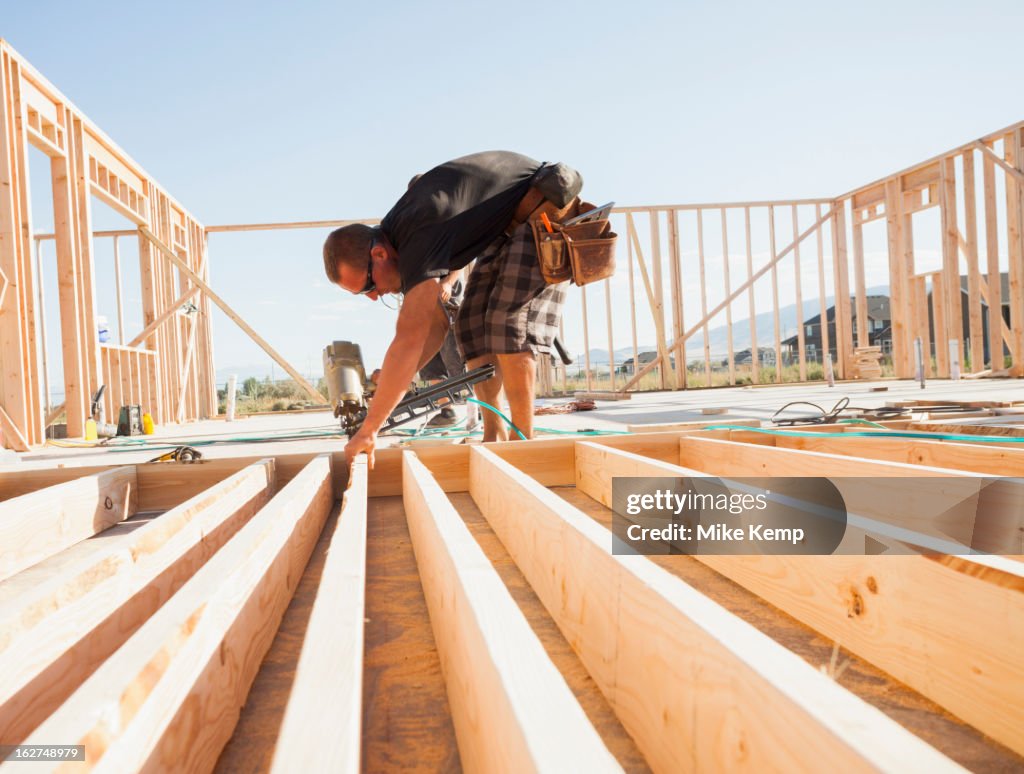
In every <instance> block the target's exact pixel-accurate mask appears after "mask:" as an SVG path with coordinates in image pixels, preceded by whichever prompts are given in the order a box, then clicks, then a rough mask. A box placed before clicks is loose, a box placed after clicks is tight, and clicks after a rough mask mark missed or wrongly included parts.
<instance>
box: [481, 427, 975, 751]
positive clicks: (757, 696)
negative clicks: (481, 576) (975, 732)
mask: <svg viewBox="0 0 1024 774" xmlns="http://www.w3.org/2000/svg"><path fill="white" fill-rule="evenodd" d="M470 467H471V471H470V474H471V482H470V494H471V495H472V496H473V499H474V500H475V501H476V503H477V505H478V506H479V508H480V510H481V511H482V512H483V514H484V516H485V517H486V518H487V520H488V522H490V524H491V526H492V527H493V528H494V530H495V532H496V533H497V534H498V537H499V538H500V539H501V541H502V543H504V545H505V547H506V548H507V549H508V551H509V553H510V554H511V555H512V557H513V559H514V560H515V562H516V564H517V565H518V566H519V568H520V570H522V572H523V574H524V575H525V576H526V578H527V580H528V581H529V582H530V584H531V586H533V588H534V590H535V591H536V593H537V595H538V596H539V597H540V599H541V601H542V602H543V603H544V605H545V607H546V608H547V609H548V612H549V613H550V614H551V615H552V617H553V618H554V619H555V621H556V622H557V623H558V625H559V628H560V629H561V630H562V632H563V634H564V635H565V637H566V639H567V640H568V641H569V642H570V644H571V645H572V646H573V648H574V649H575V650H576V652H577V653H578V654H579V656H580V659H581V660H582V661H583V663H584V665H585V666H586V667H587V669H588V671H589V672H590V674H591V676H592V677H593V678H594V680H595V681H596V682H597V684H598V686H599V687H600V689H601V691H602V692H603V693H604V694H605V696H606V697H607V698H608V701H609V703H610V704H611V706H612V707H613V709H614V710H615V712H616V713H617V714H618V716H619V719H620V720H621V721H622V724H623V726H624V727H625V728H626V730H627V731H629V733H630V734H631V735H632V736H633V738H634V740H635V741H636V742H637V745H638V746H639V747H640V749H641V751H642V752H643V753H644V755H645V756H646V757H647V760H648V762H649V763H650V764H651V767H652V768H653V769H654V770H656V771H692V770H705V771H717V770H728V769H733V768H737V767H741V766H742V767H746V768H750V769H752V770H775V771H800V770H813V769H816V768H818V767H820V765H821V761H829V763H830V765H831V766H834V767H836V768H838V769H839V770H861V769H875V768H877V769H882V770H892V771H901V770H909V769H911V768H914V769H917V770H925V769H927V770H931V769H932V768H933V767H934V768H935V769H937V770H943V771H949V770H959V767H957V766H956V765H955V764H954V763H953V762H952V761H950V760H949V759H948V758H946V757H945V756H943V755H942V754H940V753H939V752H937V751H936V750H935V749H934V748H932V747H930V746H929V745H927V744H926V743H925V742H923V741H922V740H920V739H918V738H917V737H915V736H914V735H913V734H911V733H910V732H908V731H906V730H905V729H903V728H902V727H900V726H899V725H897V724H896V723H895V722H893V721H892V720H890V719H889V718H887V717H886V716H885V715H883V714H882V713H881V712H879V711H878V710H876V709H874V708H873V707H870V706H868V705H867V704H865V703H864V702H862V701H861V700H860V699H857V698H856V697H854V696H853V695H852V694H850V693H848V692H847V691H845V690H844V689H842V688H840V687H839V686H838V685H836V684H835V683H834V682H832V681H831V680H830V679H829V678H827V677H826V676H825V675H823V674H821V673H819V672H818V671H816V670H815V669H814V668H813V667H812V666H810V665H809V664H807V663H806V662H804V661H803V660H802V659H800V658H799V657H798V656H796V655H795V654H793V653H791V652H790V651H788V650H786V649H785V648H783V647H782V646H781V645H779V644H778V643H777V642H775V641H774V640H772V639H771V638H769V637H768V636H766V635H764V634H762V633H761V632H759V631H757V630H756V629H755V628H754V627H752V626H750V625H749V624H747V623H745V622H744V621H742V620H740V619H739V618H737V617H736V616H734V615H733V614H731V613H729V612H728V611H727V610H725V609H724V608H722V607H721V606H719V605H717V604H716V603H714V602H712V601H711V600H709V599H708V598H707V597H705V596H704V595H703V594H701V593H700V592H698V591H697V590H696V589H693V588H692V587H690V586H689V585H687V584H686V583H684V582H683V581H681V580H680V579H678V578H676V577H674V576H672V575H671V574H669V573H668V572H667V571H666V570H663V569H661V568H659V567H657V566H656V565H655V564H653V563H652V562H651V561H650V560H649V559H647V558H646V557H642V556H615V555H613V554H612V553H611V545H612V535H611V533H610V532H609V531H608V530H606V529H604V528H603V527H601V526H600V525H599V524H597V522H595V521H594V520H593V519H591V518H589V517H588V516H587V515H586V514H584V513H582V512H581V511H579V510H578V509H576V508H573V507H572V506H571V505H569V504H568V503H566V502H565V501H564V500H562V499H561V498H560V497H558V495H556V494H555V493H554V492H551V491H549V490H547V489H546V488H544V487H543V486H541V485H540V484H538V483H537V482H536V481H534V480H533V479H531V478H530V477H529V476H527V475H525V474H524V473H522V472H521V471H519V470H517V469H516V468H514V467H513V466H511V465H509V464H508V463H507V462H505V461H503V460H501V459H500V458H499V457H497V456H496V455H494V454H492V453H491V452H490V451H489V450H487V449H486V448H483V447H477V448H473V449H472V450H471V454H470Z"/></svg>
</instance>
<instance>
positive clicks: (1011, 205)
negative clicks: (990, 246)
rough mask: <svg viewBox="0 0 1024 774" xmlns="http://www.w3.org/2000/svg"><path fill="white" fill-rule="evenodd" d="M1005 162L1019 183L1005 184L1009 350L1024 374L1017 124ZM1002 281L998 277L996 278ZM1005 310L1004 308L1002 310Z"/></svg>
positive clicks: (1023, 201) (1006, 141) (1014, 370)
mask: <svg viewBox="0 0 1024 774" xmlns="http://www.w3.org/2000/svg"><path fill="white" fill-rule="evenodd" d="M1003 153H1004V155H1005V156H1006V163H1007V165H1008V166H1011V167H1013V169H1015V170H1016V171H1017V177H1016V181H1017V183H1018V184H1017V185H1007V186H1006V246H1007V263H1008V272H1007V274H1008V277H1007V279H1008V283H1009V286H1010V287H1009V290H1010V298H1009V302H1010V326H1009V327H1010V340H1011V342H1012V344H1011V346H1010V352H1011V353H1012V356H1013V360H1012V363H1011V365H1010V375H1011V376H1018V377H1019V376H1024V314H1022V313H1021V311H1020V310H1021V309H1024V209H1022V206H1024V195H1022V193H1024V192H1022V188H1021V185H1020V181H1021V179H1022V178H1024V172H1021V170H1022V169H1024V152H1022V149H1021V131H1020V128H1019V127H1018V128H1017V129H1014V130H1013V131H1012V132H1010V133H1009V134H1007V135H1006V136H1005V137H1004V138H1003ZM996 281H997V282H998V281H999V278H996ZM1000 311H1002V310H1000Z"/></svg>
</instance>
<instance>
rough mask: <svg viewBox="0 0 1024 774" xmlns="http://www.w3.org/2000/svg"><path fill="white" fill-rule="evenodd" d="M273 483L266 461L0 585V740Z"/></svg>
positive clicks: (208, 550)
mask: <svg viewBox="0 0 1024 774" xmlns="http://www.w3.org/2000/svg"><path fill="white" fill-rule="evenodd" d="M273 484H274V463H273V460H263V461H261V462H258V463H255V464H253V465H250V466H249V467H247V468H245V469H244V470H242V471H241V472H239V473H237V474H235V475H234V476H231V477H230V478H228V479H226V480H225V481H223V482H221V483H220V484H217V485H216V486H214V487H212V488H210V489H208V490H206V491H205V492H202V493H201V494H199V495H197V496H195V497H193V498H192V499H191V500H189V501H188V502H186V503H183V504H182V505H180V506H178V507H177V508H173V509H171V510H169V511H167V512H166V513H164V514H163V515H161V516H160V517H159V518H156V519H153V520H152V521H150V522H148V523H146V524H145V526H143V527H139V528H138V529H136V530H134V531H132V532H129V533H127V534H124V535H120V536H117V537H104V541H109V542H108V543H107V544H106V545H104V546H103V547H102V549H100V550H92V551H90V552H88V553H86V554H85V555H84V556H83V557H82V558H81V559H79V560H77V561H76V560H74V559H71V558H70V557H69V561H63V559H64V557H63V555H62V556H60V557H54V560H53V561H47V562H43V563H42V564H40V565H38V566H36V567H33V568H31V569H30V570H27V571H25V572H24V573H23V575H24V576H25V577H24V578H21V577H20V576H18V577H16V578H13V579H11V580H10V581H8V583H7V584H3V585H0V600H3V604H2V605H0V610H2V611H3V612H2V614H0V728H2V729H4V731H3V740H4V742H5V743H7V744H17V743H18V742H20V741H21V740H23V739H25V738H26V737H27V736H28V734H29V733H30V732H31V731H32V730H33V729H34V728H35V727H36V726H38V725H39V724H40V723H41V722H42V721H43V720H45V719H46V717H47V716H49V715H50V714H51V713H53V712H54V711H55V710H56V709H57V707H58V706H60V704H61V703H62V702H63V701H64V700H65V699H67V697H68V696H70V695H71V694H72V693H73V692H74V691H75V690H76V689H77V688H78V686H79V685H81V684H82V683H83V682H84V681H85V680H86V678H88V676H89V675H90V674H92V673H93V672H94V671H95V670H96V668H97V667H98V666H99V665H100V664H101V663H102V662H103V661H104V660H105V659H106V658H107V657H109V656H110V655H111V654H112V653H113V652H114V651H115V650H117V648H119V647H120V646H121V644H122V643H123V642H124V641H125V640H126V639H128V637H130V636H131V634H132V633H133V632H135V631H136V630H137V629H138V628H139V627H140V626H141V625H142V624H143V623H144V622H145V621H146V620H147V619H148V618H149V617H150V616H151V615H152V614H153V613H154V611H156V610H157V609H158V608H159V607H160V606H161V605H162V604H164V602H166V601H167V599H168V598H170V596H171V595H172V594H173V593H174V592H175V591H177V589H178V588H180V587H181V586H182V585H183V584H184V583H185V581H187V580H188V579H189V578H190V577H192V575H194V574H195V572H196V570H197V569H198V568H199V567H201V566H202V565H203V564H204V563H205V562H206V561H207V560H208V559H209V558H210V557H211V556H213V555H214V554H215V553H216V552H217V550H218V549H220V547H221V546H222V545H224V544H225V543H226V542H227V541H228V540H229V539H230V538H231V537H232V536H233V535H234V534H235V533H236V532H237V531H238V529H239V528H240V527H241V526H242V525H243V524H245V522H246V521H248V519H249V518H250V517H251V516H252V514H253V513H255V512H256V511H257V510H259V509H260V508H261V507H262V506H263V505H264V504H265V503H266V502H267V500H268V499H269V498H270V493H271V489H272V488H273ZM90 542H91V541H90ZM8 592H9V593H8Z"/></svg>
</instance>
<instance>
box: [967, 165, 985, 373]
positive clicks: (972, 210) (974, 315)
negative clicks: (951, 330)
mask: <svg viewBox="0 0 1024 774" xmlns="http://www.w3.org/2000/svg"><path fill="white" fill-rule="evenodd" d="M963 164H964V231H965V232H966V233H967V238H966V240H965V243H964V246H965V247H966V248H967V250H966V251H965V257H966V258H967V307H968V325H969V333H970V337H969V341H970V353H971V363H970V368H965V369H964V370H965V372H967V373H971V372H977V371H981V370H983V369H984V367H985V354H984V353H985V345H984V340H983V337H984V330H983V325H982V313H981V297H982V291H983V283H982V281H981V266H980V265H979V261H978V210H977V204H978V203H977V195H976V193H975V189H976V188H977V175H976V174H975V172H974V152H973V151H967V152H965V153H964V155H963Z"/></svg>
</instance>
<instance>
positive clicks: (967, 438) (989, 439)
mask: <svg viewBox="0 0 1024 774" xmlns="http://www.w3.org/2000/svg"><path fill="white" fill-rule="evenodd" d="M704 429H705V430H746V431H749V432H751V433H764V434H766V435H783V436H790V437H791V438H821V437H822V434H821V433H808V432H806V431H804V432H801V431H799V430H777V429H775V428H771V427H745V426H743V425H712V426H710V427H706V428H704ZM923 435H927V436H928V437H927V438H923V437H922V436H923ZM828 437H829V438H916V439H918V440H919V441H921V440H925V441H927V440H933V439H938V440H941V441H963V442H967V443H1024V437H1019V436H1018V437H1014V436H1005V435H963V434H955V433H920V432H909V431H904V430H877V431H873V432H870V433H867V432H864V433H859V432H854V433H829V434H828Z"/></svg>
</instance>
